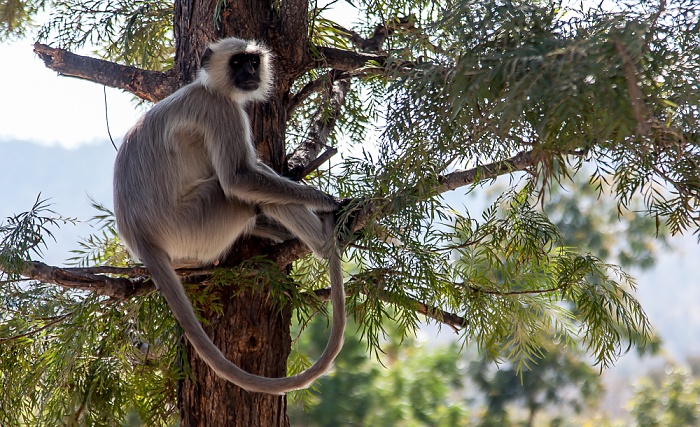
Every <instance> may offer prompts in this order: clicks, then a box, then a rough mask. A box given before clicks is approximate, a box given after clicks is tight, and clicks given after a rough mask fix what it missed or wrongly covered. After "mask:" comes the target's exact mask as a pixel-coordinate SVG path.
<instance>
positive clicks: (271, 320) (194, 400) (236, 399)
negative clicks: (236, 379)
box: [179, 284, 291, 427]
mask: <svg viewBox="0 0 700 427" xmlns="http://www.w3.org/2000/svg"><path fill="white" fill-rule="evenodd" d="M235 291H236V286H235V284H232V286H230V287H225V288H223V289H222V293H221V303H222V306H223V313H222V314H221V315H217V314H213V313H211V312H207V313H202V315H203V316H204V317H205V318H206V319H207V320H208V322H209V324H208V325H206V326H205V330H206V331H207V333H208V334H209V336H210V337H211V338H212V340H213V341H214V344H216V346H217V347H219V348H220V349H221V351H222V352H223V353H224V354H225V355H226V356H227V357H228V358H229V359H230V360H232V361H233V362H234V363H236V364H237V365H238V366H240V367H241V368H243V369H245V370H247V371H249V372H255V373H256V374H260V375H265V376H270V377H279V376H284V375H285V372H286V361H287V356H288V355H289V350H290V346H291V338H290V335H289V324H290V321H291V310H290V309H289V307H285V308H284V309H283V310H281V311H280V310H279V308H278V307H275V306H273V305H272V301H271V299H270V298H266V292H264V291H263V292H253V291H251V290H246V291H245V292H243V293H242V294H240V295H237V296H235V297H234V296H233V294H234V292H235ZM186 354H187V358H188V360H189V365H190V369H191V375H190V376H189V377H188V379H187V380H185V381H184V382H183V383H182V384H181V388H180V393H179V396H180V416H181V425H182V426H183V427H194V426H198V427H205V426H206V427H211V426H237V427H238V426H239V427H255V426H288V425H289V420H288V418H287V401H286V399H285V397H284V396H273V395H268V394H261V393H249V392H247V391H245V390H243V389H241V388H239V387H236V386H235V385H233V384H231V383H229V382H227V381H225V380H222V379H220V378H219V377H217V376H216V375H215V374H214V371H212V369H211V368H209V366H208V365H207V364H206V363H204V362H203V361H202V360H201V359H199V356H197V354H196V352H195V351H194V349H193V348H192V346H190V345H186Z"/></svg>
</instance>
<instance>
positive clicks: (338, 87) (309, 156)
mask: <svg viewBox="0 0 700 427" xmlns="http://www.w3.org/2000/svg"><path fill="white" fill-rule="evenodd" d="M349 90H350V80H339V81H336V82H333V84H332V87H331V90H330V96H329V100H328V105H326V104H325V103H322V104H321V105H319V107H318V110H317V111H316V114H315V115H314V117H313V119H312V125H311V128H310V129H309V133H308V135H307V137H306V139H304V141H303V142H302V143H301V144H299V146H298V147H297V148H296V149H295V150H294V152H292V154H291V155H289V156H288V157H287V168H288V170H289V173H288V174H287V175H288V176H291V177H295V176H299V177H304V176H306V175H305V173H308V172H305V171H312V170H314V169H315V168H316V167H318V166H319V165H320V164H321V163H322V162H321V163H318V162H315V160H318V159H317V157H318V154H319V153H320V152H321V150H322V149H323V147H326V144H327V142H328V137H329V136H330V134H331V132H332V131H333V128H334V127H335V123H336V121H337V120H338V117H339V116H340V112H341V109H342V108H343V105H345V96H346V95H347V93H348V91H349ZM336 152H337V150H336ZM325 154H326V155H327V156H328V158H330V156H331V155H333V154H335V152H331V151H326V153H325ZM312 163H314V165H315V166H312Z"/></svg>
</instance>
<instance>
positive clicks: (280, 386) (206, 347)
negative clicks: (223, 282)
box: [139, 248, 346, 394]
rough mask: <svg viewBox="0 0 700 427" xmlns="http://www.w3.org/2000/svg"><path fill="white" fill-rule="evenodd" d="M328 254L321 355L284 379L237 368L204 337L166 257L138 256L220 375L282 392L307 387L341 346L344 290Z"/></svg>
mask: <svg viewBox="0 0 700 427" xmlns="http://www.w3.org/2000/svg"><path fill="white" fill-rule="evenodd" d="M329 252H332V253H331V254H330V255H329V260H328V262H329V265H328V270H329V273H330V282H331V303H332V305H333V321H332V329H331V333H330V337H329V339H328V344H327V345H326V348H325V349H324V350H323V353H322V354H321V357H319V359H318V360H317V361H316V363H314V364H313V365H311V366H310V367H309V368H308V369H306V370H305V371H303V372H301V373H299V374H297V375H294V376H291V377H285V378H268V377H261V376H259V375H254V374H251V373H249V372H246V371H244V370H243V369H241V368H239V367H238V366H236V365H235V364H233V363H232V362H231V361H229V360H228V359H227V358H226V357H225V356H224V355H223V354H222V353H221V351H219V349H218V348H217V347H216V345H214V343H213V342H212V340H211V339H210V338H209V336H207V334H206V332H204V329H203V328H202V325H201V323H200V322H199V320H198V319H197V317H196V315H195V312H194V309H193V307H192V304H191V303H190V301H189V300H188V299H187V294H186V293H185V289H184V288H183V286H182V283H180V278H179V277H178V276H177V274H175V271H174V270H173V268H172V267H171V266H170V258H169V257H168V255H167V254H166V253H165V252H164V251H162V250H159V249H150V250H142V251H140V253H139V255H140V258H141V261H142V262H143V263H144V265H145V266H146V268H147V269H148V271H149V272H150V273H151V276H152V278H153V280H154V282H155V283H156V285H157V286H158V288H159V289H160V291H161V292H162V293H163V295H164V296H165V300H166V301H167V302H168V305H169V306H170V309H171V310H172V312H173V314H174V315H175V318H176V319H177V321H178V323H180V326H182V329H183V330H184V331H185V335H186V336H187V339H188V340H189V341H190V342H191V343H192V345H193V346H194V348H195V349H196V350H197V353H198V354H199V356H200V357H201V358H202V359H203V360H204V361H205V362H206V363H207V364H208V365H209V366H211V368H212V369H214V371H215V372H216V373H217V374H218V375H219V376H220V377H222V378H224V379H226V380H228V381H231V382H232V383H234V384H236V385H237V386H239V387H241V388H244V389H246V390H248V391H255V392H262V393H269V394H284V393H286V392H289V391H293V390H297V389H300V388H305V387H308V386H309V385H310V384H311V383H312V382H313V381H314V380H316V379H317V378H318V377H320V376H321V375H323V374H324V373H325V372H327V371H328V370H329V369H330V368H331V366H332V364H333V360H335V357H336V356H337V355H338V353H339V352H340V350H341V348H342V347H343V334H344V331H345V321H346V315H345V290H344V288H343V272H342V266H341V261H340V254H339V252H338V250H337V248H336V250H333V251H329Z"/></svg>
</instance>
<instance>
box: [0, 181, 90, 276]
mask: <svg viewBox="0 0 700 427" xmlns="http://www.w3.org/2000/svg"><path fill="white" fill-rule="evenodd" d="M75 222H76V220H75V219H73V218H64V217H61V216H60V215H58V214H56V212H54V211H52V210H51V209H49V204H48V203H47V201H46V200H42V199H41V194H40V195H39V196H37V198H36V201H35V202H34V206H32V208H31V209H30V210H29V211H27V212H23V213H21V214H18V215H15V216H13V217H10V218H7V219H6V220H5V221H3V222H0V284H2V283H5V281H7V282H12V281H15V280H17V279H19V277H20V274H21V272H22V270H23V268H24V266H25V265H26V263H27V262H30V261H31V260H32V258H33V256H39V257H40V256H41V254H42V251H43V250H44V249H45V248H46V239H47V238H49V239H54V237H53V234H52V232H51V228H52V227H58V226H59V225H62V224H64V225H65V224H72V223H75Z"/></svg>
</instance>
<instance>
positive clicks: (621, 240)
mask: <svg viewBox="0 0 700 427" xmlns="http://www.w3.org/2000/svg"><path fill="white" fill-rule="evenodd" d="M578 177H579V175H576V176H575V177H574V179H573V181H571V182H562V183H561V186H556V187H553V188H552V190H551V192H550V195H551V201H549V202H548V203H547V204H546V205H545V207H544V210H545V212H546V213H547V216H549V217H550V218H551V220H552V222H553V223H555V224H556V226H557V229H558V230H559V232H560V233H561V235H562V240H563V242H564V244H565V245H567V246H576V247H577V248H579V249H582V250H586V251H590V252H591V253H595V254H596V255H597V256H598V257H600V258H602V259H606V260H614V262H617V263H619V264H620V265H621V266H622V267H633V266H634V267H640V268H650V267H652V266H653V265H654V262H655V259H656V255H657V252H658V250H659V249H661V248H667V247H668V245H669V244H670V242H669V240H668V238H667V236H668V230H667V228H666V227H663V226H662V225H661V224H659V223H658V222H657V221H655V219H654V218H652V217H650V216H648V215H646V214H645V212H644V211H643V206H642V204H641V203H636V204H635V205H634V206H632V208H631V209H630V210H626V211H624V212H619V211H618V210H617V209H616V207H615V204H614V202H612V201H611V200H610V198H608V197H606V196H608V195H609V189H606V188H602V187H600V188H599V187H598V186H597V185H593V184H591V183H588V182H582V181H581V180H580V179H579V178H578Z"/></svg>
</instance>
